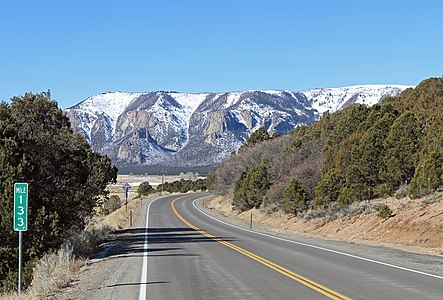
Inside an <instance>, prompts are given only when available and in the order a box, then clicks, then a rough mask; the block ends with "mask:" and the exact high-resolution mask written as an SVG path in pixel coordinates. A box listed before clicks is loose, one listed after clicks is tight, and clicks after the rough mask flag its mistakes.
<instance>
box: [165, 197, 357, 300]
mask: <svg viewBox="0 0 443 300" xmlns="http://www.w3.org/2000/svg"><path fill="white" fill-rule="evenodd" d="M186 197H189V196H183V197H180V198H177V199H175V200H173V201H172V202H171V208H172V211H173V212H174V213H175V215H176V216H177V217H178V218H179V219H180V220H181V221H182V222H183V223H185V224H186V225H188V226H189V227H191V228H192V229H194V230H195V231H197V232H199V233H200V234H202V235H204V236H206V237H208V238H210V239H212V240H214V241H216V242H218V243H220V244H222V245H225V246H226V247H229V248H231V249H233V250H235V251H237V252H239V253H241V254H243V255H245V256H247V257H249V258H251V259H253V260H255V261H257V262H259V263H261V264H263V265H265V266H267V267H269V268H271V269H273V270H275V271H277V272H279V273H280V274H283V275H285V276H286V277H289V278H291V279H293V280H295V281H297V282H299V283H301V284H303V285H305V286H307V287H309V288H311V289H313V290H315V291H317V292H319V293H320V294H323V295H325V296H327V297H329V298H331V299H334V300H342V299H343V300H350V298H348V297H346V296H343V295H342V294H340V293H338V292H336V291H334V290H331V289H329V288H327V287H325V286H322V285H321V284H318V283H316V282H314V281H312V280H310V279H308V278H306V277H304V276H301V275H299V274H297V273H294V272H292V271H291V270H288V269H286V268H283V267H282V266H280V265H277V264H276V263H273V262H271V261H269V260H267V259H265V258H263V257H261V256H258V255H256V254H254V253H252V252H250V251H248V250H245V249H243V248H241V247H238V246H236V245H234V244H231V243H229V242H227V241H224V240H222V239H221V238H218V237H215V236H213V235H212V234H210V233H207V232H206V231H204V230H202V229H200V228H198V227H197V226H195V225H193V224H191V223H190V222H188V221H187V220H186V219H185V218H183V216H182V215H181V214H180V213H179V212H178V211H177V209H176V208H175V201H177V200H180V199H183V198H186Z"/></svg>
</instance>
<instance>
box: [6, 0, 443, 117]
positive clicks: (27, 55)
mask: <svg viewBox="0 0 443 300" xmlns="http://www.w3.org/2000/svg"><path fill="white" fill-rule="evenodd" d="M442 12H443V1H428V0H421V1H388V0H385V1H378V0H374V1H355V0H354V1H340V0H335V1H330V0H324V1H316V0H313V1H279V0H275V1H257V0H256V1H242V0H237V1H229V0H224V1H211V0H206V1H192V0H188V1H185V0H181V1H112V0H108V1H79V0H77V1H43V0H39V1H6V0H0V100H9V99H10V98H11V97H12V96H14V95H21V94H24V93H25V92H28V91H32V92H41V91H47V90H51V93H52V96H53V98H54V99H56V100H58V101H59V103H60V107H62V108H66V107H69V106H71V105H74V104H76V103H78V102H80V101H82V100H84V99H85V98H87V97H89V96H91V95H93V94H97V93H101V92H105V91H127V92H144V91H155V90H175V91H179V92H221V91H238V90H246V89H288V90H305V89H309V88H315V87H336V86H345V85H354V84H377V83H390V84H391V83H392V84H418V83H419V82H420V81H421V80H423V79H425V78H428V77H440V76H442V74H443V30H442V29H443V18H442V17H441V13H442Z"/></svg>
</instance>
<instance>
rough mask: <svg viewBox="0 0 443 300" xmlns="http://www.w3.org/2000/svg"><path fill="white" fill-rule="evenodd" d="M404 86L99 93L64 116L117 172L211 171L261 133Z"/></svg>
mask: <svg viewBox="0 0 443 300" xmlns="http://www.w3.org/2000/svg"><path fill="white" fill-rule="evenodd" d="M408 87H411V86H404V85H356V86H348V87H342V88H325V89H312V90H307V91H301V92H295V91H288V90H247V91H238V92H225V93H178V92H165V91H158V92H146V93H126V92H105V93H101V94H98V95H93V96H91V97H88V98H87V99H85V100H83V101H82V102H80V103H78V104H76V105H74V106H72V107H70V108H68V109H66V110H65V113H66V115H67V116H68V118H69V119H70V121H71V124H72V127H73V129H74V130H75V131H79V132H81V133H82V134H83V135H84V136H85V137H86V139H87V141H88V142H89V143H90V144H91V146H92V147H93V148H94V149H95V150H98V151H100V152H102V153H105V154H107V155H109V156H110V157H111V159H113V160H114V162H116V163H117V164H120V165H122V164H133V165H155V164H162V163H163V164H175V165H180V166H183V165H191V164H197V165H210V164H215V163H218V162H220V161H221V160H222V159H223V158H225V157H226V156H227V155H229V154H230V153H231V152H234V151H237V150H238V148H239V147H240V146H241V145H242V144H243V143H244V142H245V141H246V140H247V138H248V137H249V136H250V134H251V133H252V132H254V131H255V130H256V129H257V128H259V127H260V126H264V127H265V128H266V129H267V130H268V131H269V132H270V133H273V132H277V133H279V134H283V133H286V132H288V131H290V130H292V129H293V128H295V127H297V126H300V125H310V124H313V123H314V122H315V121H316V120H318V119H319V118H320V117H321V115H322V114H323V113H324V112H326V111H328V110H329V111H330V112H333V111H336V110H338V109H341V108H343V107H345V106H347V105H350V104H352V103H364V104H366V105H373V104H375V103H377V102H379V101H381V100H383V99H384V98H385V97H387V96H395V95H397V94H399V93H400V92H401V91H403V90H405V89H406V88H408Z"/></svg>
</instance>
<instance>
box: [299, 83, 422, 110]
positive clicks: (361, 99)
mask: <svg viewBox="0 0 443 300" xmlns="http://www.w3.org/2000/svg"><path fill="white" fill-rule="evenodd" d="M408 87H413V86H405V85H381V84H380V85H378V84H372V85H355V86H346V87H340V88H323V89H311V90H307V91H303V92H302V93H303V94H304V95H305V96H306V97H307V98H308V99H309V100H310V101H311V105H312V107H313V108H314V109H316V110H317V111H318V112H319V113H320V114H323V113H324V112H326V111H329V112H335V111H337V110H339V109H342V108H344V107H345V106H347V105H348V104H350V103H351V102H352V103H360V104H366V105H368V106H371V105H374V104H376V103H378V102H380V101H381V100H383V99H384V98H385V97H387V96H392V95H397V94H399V93H400V92H401V91H403V90H405V89H406V88H408Z"/></svg>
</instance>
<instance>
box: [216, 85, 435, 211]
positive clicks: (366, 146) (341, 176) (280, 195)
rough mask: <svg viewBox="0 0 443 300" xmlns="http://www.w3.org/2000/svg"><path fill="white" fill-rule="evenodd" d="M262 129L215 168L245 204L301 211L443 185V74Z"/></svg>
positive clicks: (222, 185)
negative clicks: (286, 125) (282, 130)
mask: <svg viewBox="0 0 443 300" xmlns="http://www.w3.org/2000/svg"><path fill="white" fill-rule="evenodd" d="M262 131H263V130H261V131H260V133H259V134H256V135H254V136H251V138H252V137H253V140H251V141H248V142H247V143H246V145H245V146H244V147H242V148H241V150H240V151H239V152H238V153H236V154H233V155H231V156H230V157H228V158H227V159H226V160H224V161H223V162H222V163H221V164H220V165H219V166H218V168H217V169H216V171H215V172H213V173H212V174H211V175H210V176H209V182H210V185H209V189H210V191H212V192H214V193H218V194H224V195H227V196H229V197H230V198H231V199H232V205H233V207H234V208H236V209H238V210H241V211H243V210H246V209H249V208H252V207H261V208H265V209H267V210H271V211H276V210H283V211H285V212H287V213H293V214H297V213H299V212H303V211H306V210H307V209H316V208H320V207H327V206H329V205H331V204H332V203H338V204H339V205H348V204H351V203H352V202H355V201H364V200H371V199H374V198H377V197H385V196H389V195H397V196H406V195H409V196H410V197H413V198H414V197H420V196H424V195H426V194H429V193H432V192H433V191H435V190H437V189H439V188H441V187H442V186H443V78H431V79H427V80H424V81H423V82H421V83H420V84H419V85H418V86H417V87H416V88H415V89H412V88H410V89H407V90H405V91H404V92H402V93H401V94H400V95H399V96H397V97H388V98H387V99H385V100H384V101H382V102H380V103H379V104H376V105H374V106H372V107H367V106H365V105H361V104H354V105H350V106H348V107H346V108H345V109H343V110H341V111H338V112H336V113H333V114H329V113H328V112H326V113H325V114H324V115H323V117H322V118H321V119H320V120H319V121H318V122H316V123H315V124H314V125H313V126H302V127H298V128H296V129H294V130H293V131H291V132H290V133H288V134H286V135H284V136H281V137H277V138H274V139H270V138H269V136H266V135H265V134H263V132H262ZM257 139H261V140H260V141H257Z"/></svg>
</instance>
